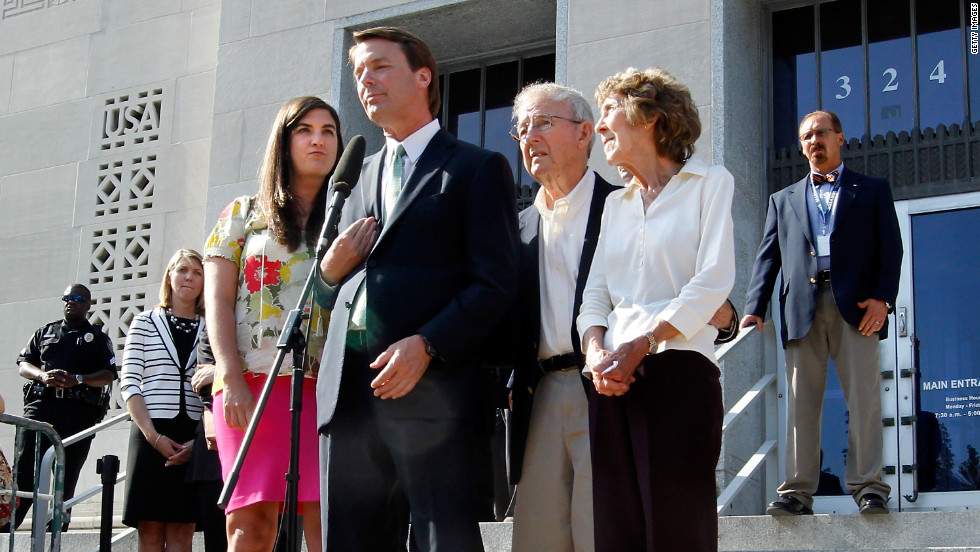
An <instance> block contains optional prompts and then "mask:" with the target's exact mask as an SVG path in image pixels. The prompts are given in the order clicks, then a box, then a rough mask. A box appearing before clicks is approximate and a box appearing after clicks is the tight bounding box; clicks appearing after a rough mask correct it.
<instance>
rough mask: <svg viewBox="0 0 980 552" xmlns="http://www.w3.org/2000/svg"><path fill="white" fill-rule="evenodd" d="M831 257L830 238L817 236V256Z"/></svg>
mask: <svg viewBox="0 0 980 552" xmlns="http://www.w3.org/2000/svg"><path fill="white" fill-rule="evenodd" d="M828 255H830V236H817V256H818V257H826V256H828Z"/></svg>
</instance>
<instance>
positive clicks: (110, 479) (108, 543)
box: [95, 454, 119, 552]
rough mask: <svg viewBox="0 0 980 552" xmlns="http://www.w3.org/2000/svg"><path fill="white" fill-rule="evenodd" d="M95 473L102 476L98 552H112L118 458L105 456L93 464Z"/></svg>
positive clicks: (109, 455)
mask: <svg viewBox="0 0 980 552" xmlns="http://www.w3.org/2000/svg"><path fill="white" fill-rule="evenodd" d="M95 473H98V474H100V475H102V520H101V521H100V523H99V552H110V551H111V550H112V503H113V501H114V495H115V490H116V475H117V474H119V457H118V456H113V455H111V454H107V455H105V456H103V457H102V458H99V460H98V462H97V463H96V464H95Z"/></svg>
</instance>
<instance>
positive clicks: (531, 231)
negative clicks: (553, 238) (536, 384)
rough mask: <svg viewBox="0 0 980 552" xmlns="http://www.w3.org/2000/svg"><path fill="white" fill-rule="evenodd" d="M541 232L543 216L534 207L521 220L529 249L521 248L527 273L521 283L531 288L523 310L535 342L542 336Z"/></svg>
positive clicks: (524, 268) (522, 236) (522, 267)
mask: <svg viewBox="0 0 980 552" xmlns="http://www.w3.org/2000/svg"><path fill="white" fill-rule="evenodd" d="M540 230H541V214H540V213H538V209H537V207H534V206H533V205H532V206H531V207H530V208H529V209H527V210H526V211H525V212H524V213H523V216H521V218H520V232H521V242H522V243H526V244H527V247H522V248H521V265H520V266H521V269H522V270H523V271H524V272H525V274H524V275H523V277H522V278H521V282H522V283H523V284H526V285H527V286H529V289H528V291H527V295H526V296H525V297H524V298H525V299H526V300H525V301H524V305H522V308H523V309H524V310H525V311H526V312H525V320H530V321H531V328H530V331H531V335H532V336H534V340H535V342H537V340H538V336H540V335H541V312H540V309H541V274H540V271H539V270H538V267H539V266H540V265H539V260H538V255H540V248H539V247H538V235H539V234H540Z"/></svg>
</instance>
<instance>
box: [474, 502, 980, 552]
mask: <svg viewBox="0 0 980 552" xmlns="http://www.w3.org/2000/svg"><path fill="white" fill-rule="evenodd" d="M481 530H482V531H483V542H484V545H485V546H486V552H511V547H510V542H511V535H512V532H513V531H512V526H511V524H510V523H509V522H502V523H484V524H482V526H481ZM718 534H719V538H718V549H719V551H721V552H854V551H867V552H871V551H875V552H925V551H928V552H954V551H955V552H980V511H977V510H971V511H962V512H900V513H898V512H896V513H891V514H889V515H887V516H884V515H882V516H862V515H857V514H855V515H815V516H800V517H784V518H774V517H771V516H725V517H721V518H719V519H718Z"/></svg>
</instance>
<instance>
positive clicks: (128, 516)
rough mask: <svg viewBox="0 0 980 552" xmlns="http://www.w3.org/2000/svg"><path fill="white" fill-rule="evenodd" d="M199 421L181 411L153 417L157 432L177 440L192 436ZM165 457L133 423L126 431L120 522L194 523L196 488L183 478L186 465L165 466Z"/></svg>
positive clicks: (184, 440)
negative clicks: (127, 448)
mask: <svg viewBox="0 0 980 552" xmlns="http://www.w3.org/2000/svg"><path fill="white" fill-rule="evenodd" d="M197 425H198V421H197V420H192V419H191V418H190V417H189V416H188V415H187V414H186V413H184V412H181V413H180V414H178V415H177V416H176V417H175V418H172V419H154V420H153V426H154V427H155V428H156V430H157V432H159V433H162V434H163V435H166V436H167V437H169V438H170V439H172V440H174V441H175V442H177V443H186V442H188V441H191V440H193V439H194V430H195V429H196V428H197ZM166 461H167V459H166V458H164V457H163V455H161V454H160V453H159V452H157V451H156V450H154V449H153V443H148V442H147V441H146V439H145V438H143V433H142V432H141V431H140V429H139V427H137V425H136V424H135V423H134V424H132V427H131V429H130V432H129V463H128V468H127V470H126V474H127V476H126V503H125V507H124V508H123V523H125V524H126V525H128V526H130V527H136V526H137V525H138V524H139V522H141V521H161V522H166V523H197V522H198V521H199V518H200V513H199V508H197V507H196V504H197V501H198V498H197V491H196V489H195V488H194V487H193V486H192V485H188V484H187V483H186V482H185V481H186V478H187V464H186V463H184V464H181V465H179V466H164V463H166Z"/></svg>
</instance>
